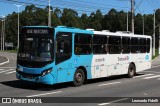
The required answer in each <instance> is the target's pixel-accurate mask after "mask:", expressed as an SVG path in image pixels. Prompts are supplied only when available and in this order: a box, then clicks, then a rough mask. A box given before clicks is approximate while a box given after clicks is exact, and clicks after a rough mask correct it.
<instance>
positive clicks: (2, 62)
mask: <svg viewBox="0 0 160 106" xmlns="http://www.w3.org/2000/svg"><path fill="white" fill-rule="evenodd" d="M8 62H9V60H8V59H7V58H6V57H3V56H0V65H3V64H5V63H8Z"/></svg>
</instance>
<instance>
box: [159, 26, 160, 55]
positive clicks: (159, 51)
mask: <svg viewBox="0 0 160 106" xmlns="http://www.w3.org/2000/svg"><path fill="white" fill-rule="evenodd" d="M159 54H160V24H159Z"/></svg>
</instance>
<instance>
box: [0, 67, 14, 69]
mask: <svg viewBox="0 0 160 106" xmlns="http://www.w3.org/2000/svg"><path fill="white" fill-rule="evenodd" d="M0 68H1V69H2V68H15V69H16V67H0Z"/></svg>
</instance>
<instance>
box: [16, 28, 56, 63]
mask: <svg viewBox="0 0 160 106" xmlns="http://www.w3.org/2000/svg"><path fill="white" fill-rule="evenodd" d="M53 48H54V42H53V33H52V34H51V33H49V32H48V30H47V29H25V30H22V34H21V36H20V47H19V52H18V59H23V60H28V61H37V62H45V61H53V60H54V53H53Z"/></svg>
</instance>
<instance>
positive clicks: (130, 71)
mask: <svg viewBox="0 0 160 106" xmlns="http://www.w3.org/2000/svg"><path fill="white" fill-rule="evenodd" d="M135 73H136V68H135V65H134V64H133V63H131V64H130V65H129V67H128V77H129V78H132V77H134V75H135Z"/></svg>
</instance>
